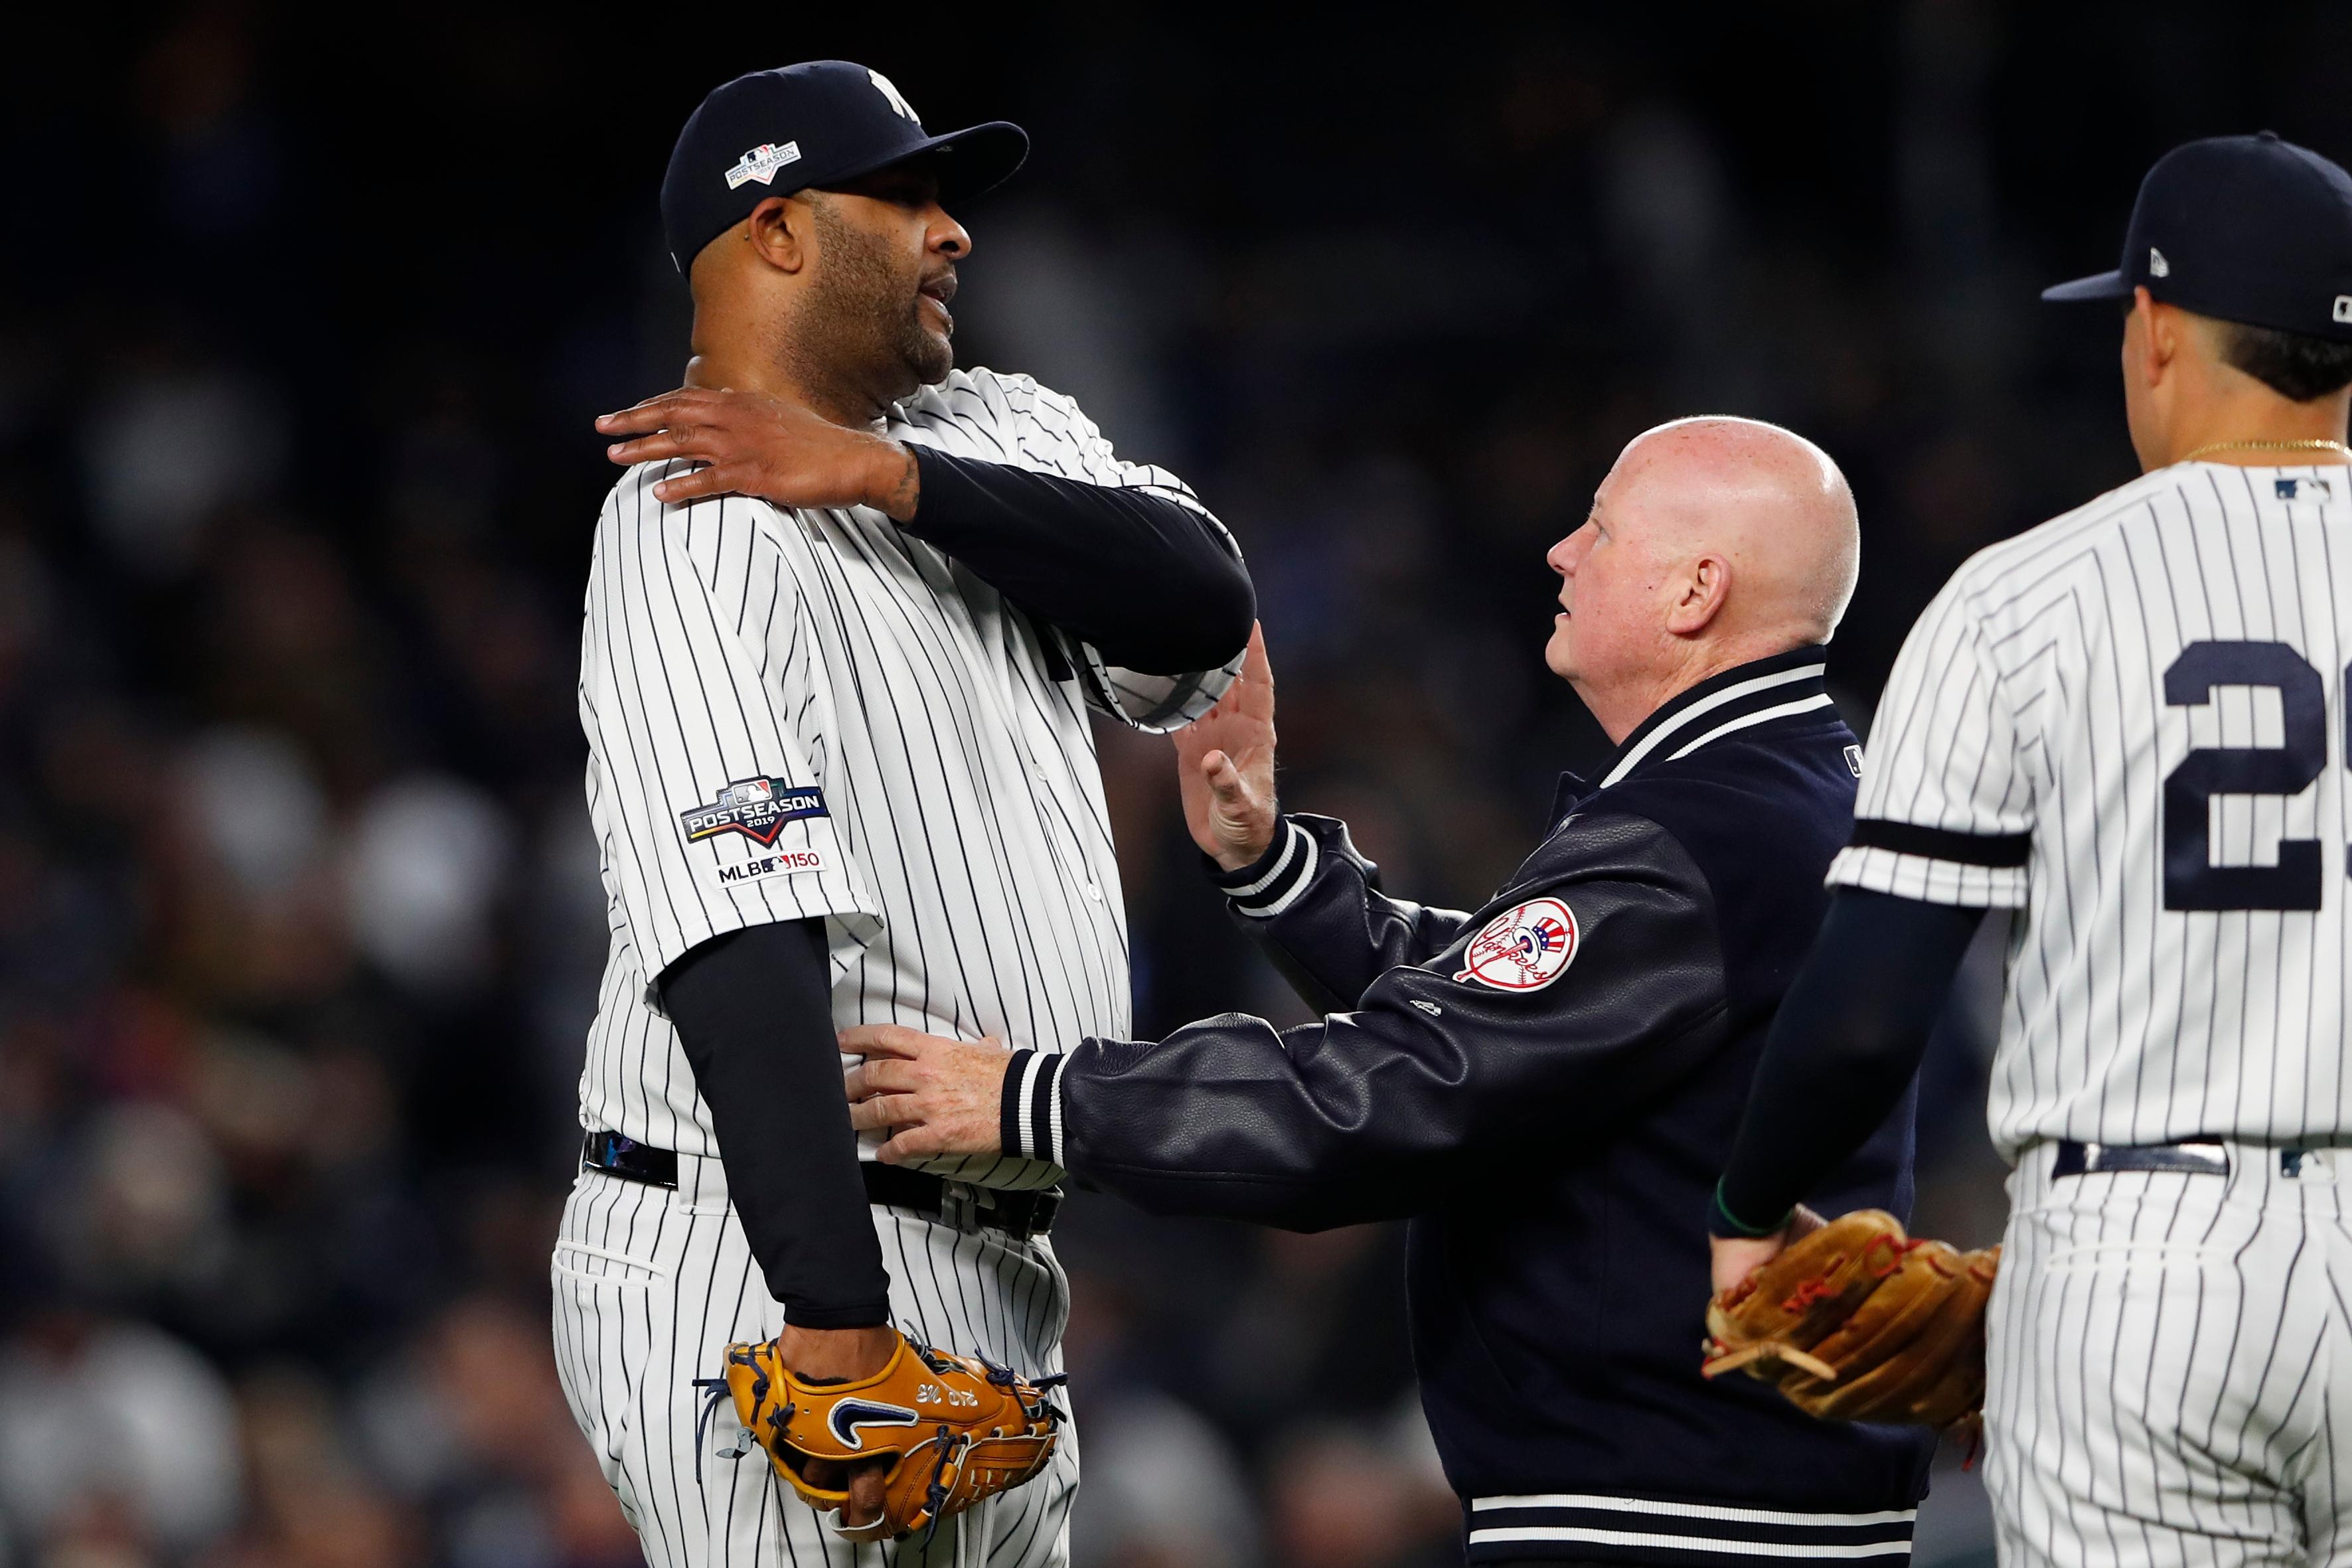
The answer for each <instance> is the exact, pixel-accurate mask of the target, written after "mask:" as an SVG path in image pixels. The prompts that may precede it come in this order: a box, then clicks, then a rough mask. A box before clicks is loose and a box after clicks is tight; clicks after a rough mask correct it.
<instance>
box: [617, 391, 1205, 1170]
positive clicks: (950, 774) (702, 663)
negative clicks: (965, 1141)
mask: <svg viewBox="0 0 2352 1568" xmlns="http://www.w3.org/2000/svg"><path fill="white" fill-rule="evenodd" d="M888 434H890V435H891V436H892V437H896V438H898V439H900V440H905V441H908V442H913V443H919V444H925V445H929V446H932V447H937V448H939V449H940V450H942V451H946V452H950V453H954V454H957V455H960V456H965V457H972V458H985V459H989V460H992V461H997V462H1007V463H1014V464H1018V465H1020V466H1022V467H1024V468H1033V469H1036V470H1040V471H1043V472H1047V473H1053V474H1057V475H1060V476H1062V477H1065V478H1068V479H1079V480H1084V481H1087V482H1091V483H1096V484H1106V485H1119V486H1141V487H1146V488H1149V489H1152V490H1154V491H1156V492H1158V493H1160V494H1162V495H1167V496H1171V497H1173V498H1175V499H1177V500H1181V501H1182V502H1184V503H1185V504H1187V505H1191V506H1193V507H1195V508H1196V509H1198V507H1199V503H1198V501H1197V500H1195V499H1194V498H1193V497H1192V492H1191V491H1190V490H1189V489H1186V488H1185V487H1184V486H1183V485H1182V483H1181V481H1179V480H1178V479H1175V477H1174V476H1172V475H1171V474H1168V473H1166V472H1164V471H1163V470H1160V469H1158V468H1145V467H1141V466H1138V465H1134V464H1129V463H1125V462H1122V461H1120V460H1119V459H1118V458H1117V457H1115V456H1114V455H1113V453H1112V451H1111V448H1110V445H1109V443H1108V442H1107V441H1106V440H1104V439H1103V437H1101V435H1100V434H1099V433H1098V432H1097V430H1096V428H1095V426H1093V425H1092V424H1091V423H1089V422H1088V421H1087V418H1086V417H1085V416H1084V415H1083V414H1081V413H1080V412H1079V411H1078V409H1077V408H1076V405H1074V404H1072V403H1071V402H1070V401H1069V400H1068V399H1066V398H1064V397H1061V396H1059V395H1056V394H1055V393H1052V392H1049V391H1046V390H1045V389H1044V388H1041V387H1039V386H1037V385H1036V384H1034V382H1032V381H1030V380H1029V379H1028V378H1027V377H1025V376H1009V375H998V374H993V373H991V372H989V371H985V370H975V371H971V372H957V373H955V374H953V375H952V376H950V379H949V380H948V381H947V382H946V383H945V384H941V385H940V386H936V387H927V388H925V389H924V390H923V391H922V392H921V393H919V395H916V396H915V397H913V398H911V399H909V400H908V401H907V402H906V403H904V404H902V405H899V406H898V408H897V409H896V410H894V411H893V416H892V417H891V419H890V420H889V423H888ZM666 471H667V470H666V469H665V468H661V467H660V466H658V465H646V466H641V467H639V468H634V469H632V470H630V471H629V472H628V473H626V474H625V475H624V476H623V477H622V479H621V480H620V482H619V483H617V484H616V485H615V486H614V489H613V492H612V495H611V497H610V498H609V499H608V500H607V501H606V502H605V505H604V512H603V516H602V517H601V519H600V520H599V522H598V526H597V531H596V544H595V552H594V559H593V567H592V572H591V577H590V583H589V588H588V594H587V603H586V616H585V626H584V629H583V636H582V643H581V682H580V714H581V722H582V724H583V728H584V729H585V731H586V732H587V735H588V741H589V760H588V776H587V789H588V799H589V810H590V815H591V817H592V820H593V826H594V829H595V833H596V837H597V842H598V846H599V850H600V854H601V857H602V860H603V867H604V885H605V891H606V902H607V909H608V911H609V915H610V921H609V923H610V925H611V928H612V941H611V951H610V957H609V959H608V962H607V964H606V968H605V973H604V984H603V987H602V991H601V994H600V996H599V999H598V1011H597V1017H596V1021H595V1024H594V1026H593V1028H592V1030H591V1032H590V1035H589V1038H588V1053H587V1063H586V1068H585V1070H584V1072H583V1075H582V1078H581V1118H582V1121H583V1124H586V1125H591V1126H601V1127H606V1128H610V1129H612V1130H613V1131H618V1132H621V1133H624V1134H625V1135H627V1136H629V1137H631V1138H635V1139H637V1140H639V1141H640V1142H646V1143H650V1144H654V1145H656V1146H657V1147H663V1148H669V1149H675V1150H677V1151H679V1152H683V1153H688V1154H709V1153H714V1152H716V1145H715V1143H714V1142H713V1141H712V1138H711V1133H710V1127H709V1116H708V1112H707V1111H706V1110H705V1109H704V1108H703V1106H702V1105H701V1103H700V1101H699V1099H698V1095H697V1094H696V1091H695V1087H694V1081H693V1075H692V1072H691V1070H690V1068H688V1065H687V1062H686V1059H685V1057H684V1055H683V1054H682V1052H681V1051H680V1049H679V1047H678V1044H677V1036H676V1033H675V1031H674V1030H672V1029H671V1027H670V1026H669V1024H668V1023H667V1020H666V1019H664V1018H663V1017H662V1016H661V1015H660V1013H659V1011H658V1010H657V1008H656V1006H655V1005H654V1004H653V1002H652V1001H651V999H650V994H649V992H648V985H647V983H648V981H649V980H650V979H651V978H652V977H653V976H654V975H656V974H658V973H660V972H661V970H662V968H663V967H664V966H665V965H667V964H668V963H671V962H672V961H674V960H675V959H677V957H678V956H679V955H680V954H681V953H683V952H686V951H688V949H689V948H691V947H692V946H694V945H695V944H696V943H697V942H704V941H707V940H709V938H711V937H712V936H715V935H718V934H719V933H721V932H724V931H730V930H734V929H737V928H739V927H742V926H746V925H751V924H755V923H759V922H761V921H777V920H795V919H803V918H813V917H820V916H821V917H823V918H824V920H825V922H826V928H827V931H828V933H829V936H830V939H831V946H832V959H833V969H834V980H835V986H834V1001H835V1021H836V1023H838V1024H840V1025H843V1026H847V1025H850V1024H853V1023H895V1024H903V1025H906V1026H909V1027H911V1028H917V1029H922V1030H926V1031H929V1032H933V1033H938V1034H945V1035H954V1036H958V1037H963V1038H977V1037H980V1036H982V1035H994V1036H996V1037H999V1038H1001V1039H1003V1040H1004V1041H1005V1042H1006V1043H1007V1044H1009V1045H1014V1046H1020V1045H1034V1046H1037V1047H1041V1048H1043V1049H1046V1050H1058V1049H1060V1048H1061V1047H1062V1046H1063V1045H1064V1044H1065V1043H1066V1042H1067V1041H1071V1040H1076V1039H1081V1038H1084V1037H1087V1036H1106V1037H1112V1038H1118V1037H1121V1036H1122V1035H1123V1034H1124V1033H1125V1032H1126V1031H1127V1029H1128V1025H1129V992H1128V973H1127V962H1128V951H1127V930H1126V919H1125V913H1124V910H1123V908H1122V905H1121V900H1120V894H1119V887H1118V867H1117V864H1116V862H1115V860H1114V858H1113V856H1112V850H1111V841H1110V828H1109V822H1108V816H1107V814H1106V811H1105V807H1104V804H1103V796H1102V786H1101V779H1100V775H1099V773H1098V772H1097V767H1096V764H1095V759H1094V751H1093V740H1092V736H1091V734H1090V731H1089V730H1088V726H1087V707H1088V706H1089V705H1090V704H1091V705H1092V706H1093V707H1095V708H1097V709H1100V710H1105V711H1108V712H1110V713H1113V714H1115V715H1117V716H1118V718H1120V719H1122V720H1124V721H1127V722H1129V723H1130V724H1134V725H1136V726H1138V727H1140V728H1144V729H1167V728H1173V727H1175V726H1177V725H1179V724H1181V723H1183V722H1185V721H1189V720H1190V719H1192V718H1194V717H1197V716H1198V715H1199V714H1200V713H1202V712H1204V711H1206V710H1207V709H1208V708H1209V707H1210V705H1212V704H1213V702H1214V701H1215V700H1216V698H1217V697H1218V696H1219V695H1220V694H1221V693H1222V692H1223V689H1224V688H1225V686H1226V685H1227V684H1228V683H1229V682H1230V680H1231V679H1232V671H1231V669H1226V670H1213V671H1207V672H1203V673H1202V674H1198V675H1192V676H1185V677H1175V678H1171V677H1147V676H1139V675H1135V674H1133V673H1131V672H1129V671H1124V670H1119V669H1116V668H1108V667H1106V666H1105V665H1104V663H1103V661H1102V660H1101V659H1100V658H1098V657H1097V655H1096V654H1095V653H1094V651H1093V650H1092V649H1091V648H1089V647H1086V646H1085V645H1083V644H1081V643H1077V642H1076V641H1075V640H1074V639H1069V638H1067V637H1065V635H1064V634H1062V633H1060V632H1059V631H1058V630H1056V629H1055V628H1052V627H1049V626H1039V625H1036V624H1034V623H1033V622H1032V621H1031V620H1030V619H1029V618H1028V617H1027V616H1024V615H1023V614H1022V613H1021V612H1020V611H1019V610H1018V609H1017V608H1015V607H1013V606H1012V605H1008V604H1006V603H1005V601H1004V600H1003V598H1002V597H1001V596H1000V595H997V593H996V592H995V591H994V590H993V589H992V588H990V587H989V586H988V585H987V584H984V583H982V582H981V581H980V580H979V579H977V578H976V577H974V576H972V575H971V573H969V572H968V571H966V570H964V569H963V568H962V567H961V566H960V565H959V564H957V563H955V562H953V561H951V560H950V559H949V558H948V557H947V556H945V555H944V554H942V553H941V552H940V551H938V550H936V549H934V548H933V547H932V546H930V545H929V544H927V543H925V542H922V541H921V540H919V539H917V538H915V537H914V536H912V535H911V534H909V533H908V532H907V531H904V530H902V529H900V528H898V526H897V525H895V524H894V523H893V522H892V521H890V519H889V518H888V517H887V516H886V515H884V514H883V513H881V512H878V511H875V510H870V509H866V508H850V509H845V510H821V511H816V510H802V511H793V512H786V511H782V510H778V509H777V508H775V507H773V506H771V505H769V504H768V503H766V502H764V501H759V500H745V499H742V498H740V497H725V498H714V499H711V500H702V501H698V502H695V503H693V504H690V505H687V506H682V507H671V506H664V505H662V504H661V503H660V502H659V501H657V500H655V498H654V496H653V494H652V489H651V487H652V485H653V484H654V483H655V482H656V480H658V479H660V478H661V477H663V473H664V472H666ZM1202 516H1203V517H1207V516H1208V514H1207V512H1206V511H1205V510H1202ZM1212 521H1213V520H1212ZM1228 542H1230V541H1228ZM1049 648H1050V651H1049ZM1057 666H1058V668H1057ZM1233 668H1238V664H1237V663H1236V664H1235V665H1234V667H1233ZM1057 675H1069V676H1070V678H1069V679H1056V677H1057ZM930 1168H931V1169H932V1170H934V1171H935V1172H936V1173H939V1174H941V1175H948V1176H956V1177H961V1178H963V1179H967V1180H971V1181H974V1182H978V1183H981V1184H988V1185H994V1186H1003V1187H1024V1186H1037V1185H1043V1184H1047V1183H1050V1182H1052V1181H1053V1180H1054V1179H1055V1176H1056V1175H1057V1172H1056V1171H1055V1169H1054V1168H1052V1167H1050V1166H1046V1165H1044V1164H1041V1163H1035V1162H1020V1161H998V1160H980V1161H963V1160H955V1161H941V1162H934V1163H932V1164H931V1166H930Z"/></svg>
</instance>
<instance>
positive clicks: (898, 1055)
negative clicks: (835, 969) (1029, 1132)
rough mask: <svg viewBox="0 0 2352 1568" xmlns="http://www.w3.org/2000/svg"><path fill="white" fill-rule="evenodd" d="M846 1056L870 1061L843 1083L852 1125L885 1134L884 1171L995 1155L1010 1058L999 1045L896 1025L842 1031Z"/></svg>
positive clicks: (880, 1156) (1000, 1141)
mask: <svg viewBox="0 0 2352 1568" xmlns="http://www.w3.org/2000/svg"><path fill="white" fill-rule="evenodd" d="M841 1048H842V1049H843V1050H844V1051H845V1052H846V1053H847V1054H849V1055H851V1056H856V1057H864V1058H866V1059H865V1060H864V1061H862V1062H860V1063H859V1064H858V1065H857V1066H856V1067H854V1068H850V1069H849V1071H848V1073H847V1074H846V1075H845V1087H846V1088H847V1089H848V1091H849V1121H850V1125H851V1126H853V1127H855V1128H856V1129H857V1130H858V1131H861V1132H864V1131H869V1130H872V1129H877V1128H878V1129H881V1130H883V1131H887V1132H889V1133H890V1134H891V1137H890V1141H889V1142H887V1143H885V1144H883V1145H882V1147H881V1148H880V1149H878V1150H877V1151H876V1152H875V1157H876V1158H877V1159H879V1160H880V1161H881V1162H882V1163H884V1164H886V1165H895V1164H897V1163H898V1162H899V1161H901V1160H910V1159H917V1158H919V1157H921V1156H923V1155H927V1154H997V1153H1002V1152H1003V1149H1004V1136H1003V1124H1002V1122H1001V1121H999V1118H1000V1117H1001V1116H1002V1114H1003V1103H1004V1069H1005V1067H1006V1065H1007V1064H1008V1063H1010V1062H1011V1061H1012V1059H1013V1056H1012V1053H1011V1052H1009V1051H1007V1050H1006V1049H1005V1048H1004V1047H1003V1046H1002V1045H999V1044H998V1043H997V1042H996V1041H994V1040H982V1041H980V1042H978V1043H977V1044H975V1043H973V1042H972V1041H971V1040H951V1039H949V1038H948V1037H945V1036H944V1035H926V1034H924V1033H922V1032H921V1031H920V1030H919V1029H908V1028H903V1027H901V1026H898V1025H897V1024H859V1025H856V1026H854V1027H851V1028H847V1029H844V1030H842V1031H841Z"/></svg>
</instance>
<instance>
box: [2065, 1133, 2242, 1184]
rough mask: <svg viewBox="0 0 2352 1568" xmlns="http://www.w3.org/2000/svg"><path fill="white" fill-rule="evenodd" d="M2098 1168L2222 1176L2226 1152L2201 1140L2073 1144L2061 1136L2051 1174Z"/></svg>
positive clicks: (2082, 1173) (2095, 1171)
mask: <svg viewBox="0 0 2352 1568" xmlns="http://www.w3.org/2000/svg"><path fill="white" fill-rule="evenodd" d="M2102 1171H2172V1172H2179V1173H2183V1174H2187V1175H2191V1176H2226V1175H2228V1174H2229V1173H2230V1151H2229V1150H2227V1149H2225V1148H2223V1147H2222V1146H2221V1144H2219V1143H2215V1142H2210V1141H2207V1140H2204V1139H2190V1140H2189V1141H2188V1142H2181V1143H2077V1142H2074V1140H2073V1139H2072V1138H2065V1139H2061V1140H2060V1141H2059V1143H2058V1158H2057V1161H2056V1163H2053V1164H2052V1166H2051V1167H2050V1173H2051V1175H2053V1177H2055V1176H2094V1175H2097V1174H2098V1173H2100V1172H2102Z"/></svg>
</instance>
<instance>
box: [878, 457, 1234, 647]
mask: <svg viewBox="0 0 2352 1568" xmlns="http://www.w3.org/2000/svg"><path fill="white" fill-rule="evenodd" d="M915 463H916V467H917V468H918V470H919V474H920V481H919V482H920V486H921V489H920V492H919V495H918V496H917V498H916V501H915V516H914V520H913V521H910V522H908V524H907V525H906V527H907V531H908V532H909V533H911V534H913V535H914V536H915V537H916V538H918V539H922V540H927V541H929V542H931V543H933V544H936V545H938V546H939V547H940V549H941V550H943V551H945V552H947V553H948V554H950V555H951V556H953V557H955V559H957V560H958V561H961V563H964V565H966V566H968V567H970V568H971V571H972V572H973V573H974V574H977V575H978V576H979V577H980V578H981V580H982V582H985V583H986V584H989V586H991V587H992V588H994V589H995V590H996V591H997V592H998V593H1000V594H1002V595H1004V596H1005V597H1006V598H1008V599H1010V600H1012V601H1013V603H1014V604H1016V605H1020V606H1021V608H1023V609H1024V610H1025V611H1027V612H1028V613H1029V614H1030V615H1031V616H1035V617H1036V618H1038V619H1040V620H1044V621H1047V622H1050V623H1052V624H1053V625H1055V626H1059V627H1061V628H1062V629H1063V630H1064V631H1066V632H1068V633H1070V634H1071V635H1073V636H1075V637H1080V638H1083V639H1084V640H1085V641H1087V642H1088V643H1091V644H1092V645H1093V646H1094V648H1095V651H1096V652H1097V653H1099V654H1100V655H1102V658H1103V661H1104V662H1105V663H1106V664H1113V665H1118V666H1119V667H1121V668H1127V669H1132V670H1134V671H1136V672H1137V673H1139V674H1142V675H1183V674H1187V673H1189V672H1191V671H1193V670H1198V669H1214V668H1217V667H1218V666H1219V665H1222V664H1223V663H1224V662H1225V661H1226V660H1227V659H1229V658H1233V657H1234V655H1235V654H1237V653H1239V652H1240V651H1241V650H1242V645H1244V643H1246V642H1248V641H1249V634H1250V625H1251V623H1252V622H1253V621H1255V619H1256V618H1257V596H1256V594H1255V591H1254V590H1253V589H1252V588H1251V586H1250V578H1249V572H1248V570H1247V569H1246V568H1244V566H1243V564H1242V563H1241V560H1240V558H1239V557H1238V556H1236V555H1235V554H1234V552H1233V548H1232V546H1231V545H1230V544H1228V543H1227V542H1226V540H1225V538H1224V536H1223V533H1222V532H1221V531H1219V530H1218V529H1217V527H1216V525H1215V524H1213V523H1212V522H1211V521H1209V520H1208V519H1207V518H1205V517H1203V516H1202V514H1201V513H1200V512H1199V511H1197V510H1194V509H1193V508H1192V507H1189V506H1186V505H1185V504H1183V503H1182V502H1181V501H1177V500H1171V499H1169V498H1168V497H1167V496H1164V495H1160V494H1156V493H1154V492H1153V491H1150V490H1147V489H1122V488H1120V487H1118V486H1117V485H1090V484H1087V483H1084V482H1082V481H1080V480H1077V479H1062V478H1060V477H1058V476H1056V475H1053V474H1040V473H1034V472H1032V471H1031V470H1029V469H1027V468H1015V467H1013V465H1011V464H1009V463H988V462H982V461H979V460H978V459H975V458H952V457H949V456H947V455H946V454H944V453H941V452H935V451H933V450H931V449H930V448H929V447H916V448H915Z"/></svg>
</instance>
